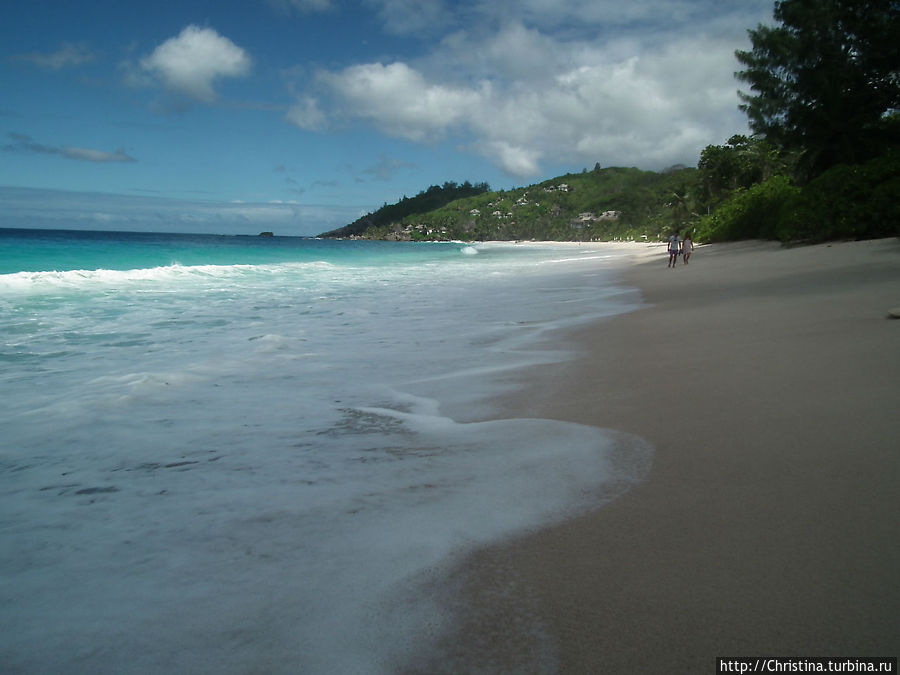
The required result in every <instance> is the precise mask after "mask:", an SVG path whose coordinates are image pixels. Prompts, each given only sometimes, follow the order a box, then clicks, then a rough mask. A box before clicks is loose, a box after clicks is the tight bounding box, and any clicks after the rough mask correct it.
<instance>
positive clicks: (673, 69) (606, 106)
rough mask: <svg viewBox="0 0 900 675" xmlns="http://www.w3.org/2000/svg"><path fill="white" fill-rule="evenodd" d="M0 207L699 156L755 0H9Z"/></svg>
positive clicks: (336, 212)
mask: <svg viewBox="0 0 900 675" xmlns="http://www.w3.org/2000/svg"><path fill="white" fill-rule="evenodd" d="M2 14H3V21H2V22H0V45H2V47H0V92H2V93H0V227H18V226H26V227H66V228H72V227H77V228H82V229H136V230H140V229H144V230H155V231H189V232H221V233H255V232H258V231H261V230H274V231H276V233H277V234H301V235H307V234H317V233H319V232H322V231H324V230H327V229H332V228H334V227H339V226H341V225H344V224H346V223H348V222H350V221H352V220H354V219H356V218H357V217H358V216H359V215H361V214H362V213H365V212H368V211H372V210H374V209H376V208H378V207H380V206H381V205H382V204H383V203H386V202H387V203H393V202H395V201H397V200H398V199H400V198H401V197H403V196H404V195H407V196H413V195H415V194H416V193H418V192H419V191H420V190H423V189H425V188H427V187H428V186H429V185H433V184H441V183H443V182H445V181H448V180H449V181H456V182H462V181H465V180H470V181H472V182H482V181H486V182H488V183H490V185H491V187H492V188H494V189H501V188H510V187H515V186H521V185H528V184H530V183H533V182H538V181H540V180H543V179H545V178H549V177H553V176H556V175H560V174H563V173H566V172H570V171H581V170H582V169H583V168H585V167H587V168H592V167H593V166H594V165H595V164H596V163H599V164H600V165H601V166H622V165H625V166H637V167H640V168H643V169H651V170H659V169H663V168H665V167H667V166H671V165H673V164H679V163H680V164H687V165H691V166H693V165H695V164H696V162H697V160H698V158H699V154H700V151H701V150H702V149H703V147H705V146H706V145H709V144H713V143H715V144H720V143H723V142H724V141H725V140H726V139H727V138H728V137H730V136H731V135H733V134H735V133H744V132H746V129H747V125H746V119H745V117H744V116H743V114H742V113H740V112H739V111H738V109H737V105H738V98H737V89H738V88H739V85H738V83H737V81H736V80H735V79H734V77H733V73H734V71H735V70H738V68H739V66H738V63H737V61H736V60H735V59H734V51H735V49H746V48H748V46H749V40H748V38H747V29H749V28H753V27H755V26H756V25H757V24H758V23H761V22H762V23H768V22H770V21H771V14H772V2H771V0H630V1H629V2H627V3H623V2H621V0H516V1H514V0H492V1H491V2H485V1H484V0H478V1H471V2H470V1H469V0H456V1H452V0H354V1H350V0H210V1H203V0H179V1H178V2H174V1H173V2H168V1H162V2H160V1H157V2H154V3H150V2H143V1H141V0H135V1H134V2H129V3H123V2H121V0H116V1H114V2H113V1H106V0H82V1H81V2H71V1H70V0H65V1H52V0H51V1H42V2H35V1H33V0H5V2H4V8H3V12H2Z"/></svg>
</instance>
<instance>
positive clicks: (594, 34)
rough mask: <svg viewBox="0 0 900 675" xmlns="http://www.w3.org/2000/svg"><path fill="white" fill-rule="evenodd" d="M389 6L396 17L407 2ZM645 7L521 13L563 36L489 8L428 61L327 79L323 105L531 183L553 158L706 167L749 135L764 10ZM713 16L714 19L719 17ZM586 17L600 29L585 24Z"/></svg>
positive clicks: (440, 44) (582, 1) (539, 1)
mask: <svg viewBox="0 0 900 675" xmlns="http://www.w3.org/2000/svg"><path fill="white" fill-rule="evenodd" d="M372 1H373V2H374V0H372ZM398 2H399V0H398ZM380 4H381V5H382V6H383V8H384V11H385V12H386V11H387V9H388V8H389V7H393V6H395V3H394V2H391V1H390V0H381V3H380ZM632 4H634V5H635V6H634V7H632V6H631V5H629V6H628V7H627V8H624V9H623V8H622V7H621V6H620V4H619V3H617V2H612V1H611V0H610V1H609V2H607V1H603V2H596V3H595V2H587V0H573V1H572V2H568V3H562V4H560V3H557V2H550V1H549V0H547V1H545V0H528V1H527V2H525V3H524V4H520V6H521V8H522V12H520V15H521V16H523V17H526V18H531V19H534V18H536V17H543V18H545V19H547V20H548V22H549V24H550V25H553V26H559V28H558V29H553V30H548V29H547V28H541V29H539V28H537V27H536V25H538V24H526V23H525V19H523V18H519V19H516V20H508V19H505V18H502V16H503V13H504V12H508V10H509V8H510V5H509V3H508V2H506V0H498V2H497V3H495V4H489V5H488V4H482V5H481V7H482V9H481V10H480V11H481V13H482V16H483V18H484V19H485V21H484V23H483V24H479V25H477V26H474V27H468V28H467V29H466V30H465V31H462V30H461V31H456V32H454V33H450V34H447V35H446V36H445V37H444V39H443V40H439V41H435V42H433V43H431V44H433V47H432V48H431V50H430V51H429V53H427V54H425V55H423V56H422V57H421V58H418V59H415V60H412V59H410V60H407V61H396V62H393V63H390V64H387V65H385V64H384V63H366V64H358V65H354V66H350V67H347V68H344V69H342V70H339V71H333V72H327V73H324V74H320V76H319V78H318V79H317V82H318V84H320V85H323V84H324V85H325V90H326V92H325V93H326V96H325V97H323V98H321V99H320V100H321V101H322V102H323V103H322V105H323V106H326V105H328V104H326V103H324V102H325V101H328V96H327V94H330V95H331V101H330V105H328V107H327V108H324V109H319V108H317V112H318V113H319V114H321V115H322V116H326V117H327V116H331V115H337V114H339V115H341V116H342V117H344V118H350V119H353V118H355V119H358V120H362V121H366V122H368V123H371V124H373V125H374V126H375V127H377V128H378V129H380V130H381V131H382V132H384V133H386V134H389V135H391V136H394V137H398V138H403V139H407V140H411V141H415V142H427V141H432V140H435V139H439V138H442V137H444V136H446V135H449V134H454V136H455V140H459V138H462V139H463V143H464V145H465V147H467V148H468V149H469V150H470V151H471V152H473V153H474V154H479V155H483V156H486V157H488V158H489V159H490V160H491V161H492V162H493V163H494V164H495V165H496V166H498V167H500V168H502V169H503V170H504V171H506V172H507V173H509V174H511V175H513V176H516V177H521V178H528V177H533V176H536V175H538V174H539V173H540V172H541V163H542V162H548V161H552V162H554V163H556V164H564V165H565V164H568V165H575V166H577V165H579V164H580V165H581V166H593V164H595V163H596V162H599V163H601V164H602V165H604V166H610V165H629V166H631V165H636V166H641V167H642V168H655V169H661V168H664V167H666V166H669V165H672V164H677V163H685V164H694V163H696V161H697V159H698V157H699V153H700V150H702V148H703V147H704V146H705V145H708V144H711V143H721V142H722V141H723V140H724V139H725V138H727V137H728V136H730V135H732V134H734V133H740V132H742V131H744V130H745V128H746V120H745V119H744V118H743V116H742V115H741V114H740V113H739V111H738V108H737V105H738V100H737V96H736V90H737V88H738V85H737V82H736V81H735V80H734V77H733V71H734V70H736V69H737V68H738V64H737V62H736V60H735V59H734V50H735V49H738V48H741V47H742V46H743V43H742V42H741V40H742V39H746V28H747V27H749V26H752V25H753V22H752V20H750V19H749V18H748V14H750V12H749V11H748V10H747V9H746V8H744V9H741V10H740V11H741V12H742V13H741V14H740V16H738V15H735V14H729V12H734V11H737V10H733V9H732V10H730V9H729V8H728V7H727V6H723V5H721V4H718V5H714V4H710V5H707V4H705V3H698V2H692V3H687V2H678V3H664V4H660V0H648V1H647V2H639V3H632ZM660 7H666V8H668V9H667V11H666V12H665V13H664V14H663V15H662V16H661V17H660V16H659V15H657V14H654V12H656V11H658V10H660ZM704 7H706V8H713V10H714V11H713V10H711V11H710V15H709V16H708V17H707V16H706V15H705V14H704V13H703V11H701V10H703V8H704ZM760 7H762V4H761V3H760ZM470 9H471V8H470ZM601 10H602V11H601ZM757 10H759V8H757ZM579 13H580V14H579ZM764 14H765V12H763V11H761V10H760V11H759V17H760V18H762V17H763V15H764ZM506 15H507V16H508V15H509V14H506ZM579 16H580V17H581V19H583V20H586V19H587V18H590V19H591V20H592V21H594V22H595V23H594V24H592V25H591V24H586V25H580V24H579V25H575V24H574V23H573V22H574V20H575V19H576V18H579ZM550 17H553V18H554V21H550ZM651 19H652V25H651ZM701 19H702V20H701ZM567 22H568V23H567ZM635 24H640V30H638V29H634V25H635ZM686 27H689V30H688V29H687V28H686ZM295 123H296V122H295ZM301 126H302V124H301Z"/></svg>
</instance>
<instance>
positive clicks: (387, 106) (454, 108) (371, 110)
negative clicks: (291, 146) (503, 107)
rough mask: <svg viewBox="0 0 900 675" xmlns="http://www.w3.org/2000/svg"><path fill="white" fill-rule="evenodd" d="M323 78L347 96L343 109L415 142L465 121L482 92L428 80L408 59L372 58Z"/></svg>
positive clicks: (429, 138) (341, 97) (336, 91)
mask: <svg viewBox="0 0 900 675" xmlns="http://www.w3.org/2000/svg"><path fill="white" fill-rule="evenodd" d="M321 78H322V80H323V81H324V82H325V83H326V84H327V85H328V86H329V87H330V88H331V90H332V91H333V92H334V93H336V94H337V96H338V97H339V98H340V99H341V100H342V101H343V104H344V108H343V109H344V111H345V112H346V113H348V114H350V115H355V116H358V117H362V118H364V119H368V120H370V121H371V122H373V123H375V125H376V126H378V127H380V128H381V129H382V130H383V131H385V132H386V133H388V134H391V135H393V136H397V137H400V138H406V139H408V140H411V141H428V140H433V139H434V138H435V137H436V136H440V135H443V134H444V133H445V132H446V131H447V130H448V129H450V128H451V127H453V126H454V125H456V124H459V123H461V122H463V121H464V120H465V118H466V116H467V109H468V108H470V107H471V106H473V105H477V104H478V93H477V92H475V91H471V90H468V89H466V88H461V87H453V86H447V85H443V84H437V83H429V82H428V81H427V80H426V79H425V78H424V77H423V75H422V74H421V73H419V72H417V71H416V70H414V69H412V68H410V67H409V66H408V65H406V64H405V63H399V62H398V63H391V64H388V65H384V64H381V63H368V64H363V65H358V66H351V67H349V68H346V69H345V70H343V71H340V72H337V73H326V74H323V75H322V76H321Z"/></svg>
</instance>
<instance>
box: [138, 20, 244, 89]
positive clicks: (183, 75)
mask: <svg viewBox="0 0 900 675" xmlns="http://www.w3.org/2000/svg"><path fill="white" fill-rule="evenodd" d="M250 67H251V59H250V56H249V55H248V54H247V52H245V51H244V50H243V49H241V48H240V47H238V46H237V45H236V44H234V43H233V42H232V41H231V40H229V39H228V38H226V37H222V36H221V35H219V34H218V33H217V32H216V31H214V30H213V29H211V28H200V27H199V26H193V25H191V26H187V27H186V28H185V29H184V30H182V31H181V33H180V34H179V35H178V36H177V37H174V38H170V39H168V40H166V41H165V42H163V43H162V44H161V45H159V46H158V47H157V48H156V49H155V50H154V51H153V53H152V54H150V56H148V57H146V58H144V59H142V60H141V68H143V69H144V71H146V72H147V73H150V74H152V75H153V76H155V77H156V78H158V79H159V80H160V81H161V82H162V84H163V85H164V86H166V87H167V88H169V89H171V90H173V91H176V92H178V93H179V94H183V95H184V96H187V97H188V98H191V99H194V100H197V101H201V102H204V103H210V102H212V101H214V100H215V98H216V93H215V90H214V88H213V85H214V83H215V82H216V80H218V79H220V78H223V77H238V76H242V75H246V74H247V73H248V72H250Z"/></svg>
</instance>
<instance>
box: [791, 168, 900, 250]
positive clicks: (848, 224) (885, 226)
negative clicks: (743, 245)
mask: <svg viewBox="0 0 900 675" xmlns="http://www.w3.org/2000/svg"><path fill="white" fill-rule="evenodd" d="M800 208H801V212H802V214H803V223H802V225H803V230H802V231H801V232H798V233H797V234H799V235H801V236H800V237H798V238H804V239H812V240H826V239H838V238H854V239H866V238H873V237H884V236H891V235H898V234H900V152H897V151H893V152H889V153H886V154H885V155H883V156H881V157H879V158H878V159H875V160H872V161H871V162H868V163H866V164H854V165H845V164H842V165H839V166H835V167H832V168H831V169H829V170H828V171H826V172H825V173H823V174H822V175H821V176H819V177H818V178H816V179H815V180H813V181H812V182H810V183H809V184H808V185H806V186H805V187H804V188H803V194H802V198H801V203H800Z"/></svg>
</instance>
